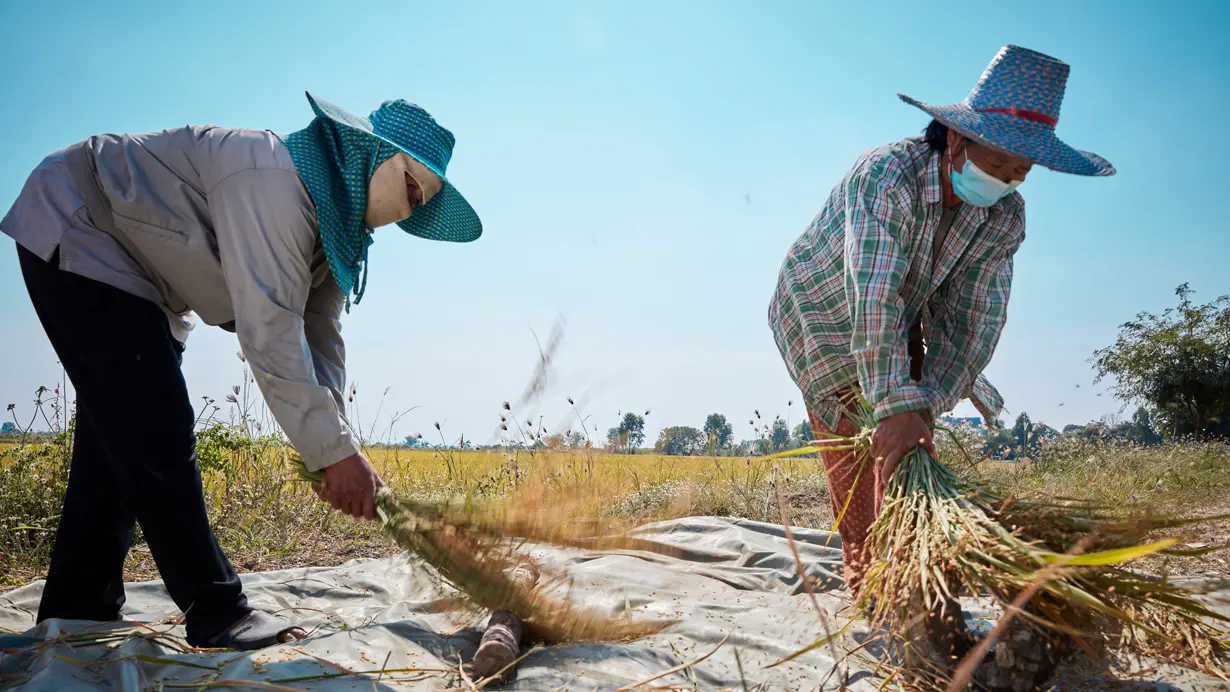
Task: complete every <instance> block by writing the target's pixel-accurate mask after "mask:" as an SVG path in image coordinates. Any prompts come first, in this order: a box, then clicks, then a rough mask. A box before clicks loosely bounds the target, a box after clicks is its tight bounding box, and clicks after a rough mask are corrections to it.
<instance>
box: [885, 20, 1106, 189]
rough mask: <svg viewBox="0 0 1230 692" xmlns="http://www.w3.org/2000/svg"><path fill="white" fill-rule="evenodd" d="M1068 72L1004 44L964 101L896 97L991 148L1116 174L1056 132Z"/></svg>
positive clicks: (1066, 167) (1056, 165) (1055, 165)
mask: <svg viewBox="0 0 1230 692" xmlns="http://www.w3.org/2000/svg"><path fill="white" fill-rule="evenodd" d="M1069 71H1070V67H1069V66H1068V64H1067V63H1065V62H1063V61H1061V60H1058V59H1056V58H1052V57H1051V56H1049V55H1044V54H1042V53H1039V52H1037V51H1034V50H1030V49H1028V48H1021V47H1020V46H1014V45H1011V44H1010V45H1007V46H1004V47H1003V48H1002V49H1000V51H999V53H998V54H996V56H995V58H994V59H992V60H991V64H990V65H988V66H987V68H986V70H985V71H984V72H983V73H982V77H981V78H980V79H979V80H978V83H977V84H975V85H974V88H973V90H972V91H970V93H969V95H968V96H967V97H966V98H965V100H964V101H962V102H960V103H957V104H952V105H947V106H936V105H931V104H927V103H921V102H919V101H916V100H915V99H912V98H910V97H909V96H906V95H905V94H897V96H898V97H900V98H901V100H902V101H905V102H906V103H908V104H910V105H912V106H916V107H918V108H920V109H922V110H923V111H925V112H927V113H928V114H930V115H931V117H933V118H935V119H936V120H939V121H940V122H942V123H944V124H945V125H947V126H949V127H951V128H954V129H955V130H957V131H958V132H960V133H961V134H963V135H966V136H968V137H970V138H972V139H974V140H975V141H978V142H981V143H982V144H985V145H987V146H989V147H991V148H993V149H998V150H1000V151H1003V152H1006V153H1008V154H1011V155H1014V156H1021V157H1024V158H1027V159H1030V160H1031V161H1034V162H1036V163H1038V164H1039V165H1041V166H1045V167H1046V168H1049V169H1051V170H1055V171H1059V172H1061V173H1072V174H1075V175H1088V176H1108V175H1114V174H1115V168H1114V166H1112V165H1110V162H1109V161H1107V160H1106V159H1104V158H1102V157H1101V156H1098V155H1097V154H1093V153H1090V152H1087V151H1080V150H1079V149H1073V148H1072V147H1070V146H1068V145H1067V144H1065V143H1063V142H1062V141H1060V139H1059V138H1058V137H1057V136H1056V135H1055V127H1056V126H1057V125H1058V124H1059V109H1060V106H1061V105H1062V104H1063V95H1064V90H1065V89H1066V87H1067V82H1068V73H1069Z"/></svg>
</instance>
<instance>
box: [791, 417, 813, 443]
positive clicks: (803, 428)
mask: <svg viewBox="0 0 1230 692" xmlns="http://www.w3.org/2000/svg"><path fill="white" fill-rule="evenodd" d="M814 439H816V436H815V435H813V434H812V432H811V423H809V422H807V421H803V422H802V423H799V424H798V425H796V426H794V440H795V442H797V443H798V444H799V446H803V445H805V444H807V443H808V442H811V441H812V440H814Z"/></svg>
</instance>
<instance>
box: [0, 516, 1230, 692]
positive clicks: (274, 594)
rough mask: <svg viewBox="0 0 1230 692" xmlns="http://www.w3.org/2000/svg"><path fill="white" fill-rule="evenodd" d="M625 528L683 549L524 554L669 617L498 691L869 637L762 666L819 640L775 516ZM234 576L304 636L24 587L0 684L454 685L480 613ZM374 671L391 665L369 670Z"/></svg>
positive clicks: (833, 547) (799, 666) (310, 575)
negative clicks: (113, 618) (241, 630)
mask: <svg viewBox="0 0 1230 692" xmlns="http://www.w3.org/2000/svg"><path fill="white" fill-rule="evenodd" d="M792 533H793V535H794V537H795V540H796V542H797V547H798V551H799V554H800V557H801V558H802V561H803V563H804V565H805V569H806V572H807V574H808V575H809V576H811V577H817V578H819V580H820V581H821V582H824V581H827V582H828V585H827V586H826V587H822V589H823V590H822V591H821V592H820V593H818V594H817V600H818V602H819V606H820V608H821V610H823V611H824V613H825V619H826V620H827V626H828V627H830V628H832V629H833V630H834V631H835V630H837V629H840V628H841V627H843V626H845V625H846V623H847V622H848V621H849V619H850V618H851V617H852V616H853V615H854V613H853V612H852V609H851V608H849V607H848V606H849V595H848V593H847V592H845V591H844V590H842V589H841V588H840V587H841V579H840V573H841V569H840V567H841V549H840V545H841V544H840V539H839V538H838V537H837V536H835V535H834V536H832V537H831V539H830V534H829V533H828V532H826V531H815V530H807V529H795V530H793V531H792ZM641 535H642V536H643V537H645V538H648V539H651V540H655V541H660V542H663V543H667V544H670V545H673V546H677V547H679V548H682V549H683V554H682V556H681V557H678V558H675V557H665V556H662V555H658V554H656V553H649V552H638V551H603V552H587V551H581V550H557V549H554V548H544V547H541V546H539V547H533V548H532V549H531V548H527V550H532V555H533V556H534V557H535V558H536V559H538V560H539V561H540V562H542V564H543V565H544V566H545V567H547V568H548V569H550V568H555V569H562V570H564V571H565V572H566V573H567V574H568V575H569V576H570V577H572V579H573V580H574V581H573V585H572V587H571V591H570V592H565V591H560V592H558V593H559V594H560V595H561V596H562V595H563V594H564V593H570V594H571V595H570V596H569V597H570V598H572V599H573V600H574V601H575V602H578V603H581V604H584V605H585V606H587V607H591V608H597V609H600V610H601V611H603V612H606V613H609V614H611V615H612V616H619V617H631V618H633V619H642V618H645V619H658V618H663V617H665V618H672V619H677V620H678V621H679V622H678V624H675V625H673V626H671V627H670V628H668V629H666V630H665V631H663V632H661V633H659V634H657V635H654V636H652V637H647V638H644V639H641V640H637V641H634V642H629V643H622V644H603V643H575V644H566V645H559V646H553V647H545V648H542V649H540V650H536V651H533V652H531V653H529V655H528V656H526V658H525V659H524V660H523V661H522V662H521V664H520V665H519V667H518V671H517V675H516V678H515V679H514V680H513V681H511V682H508V683H505V684H503V685H501V686H499V688H500V689H517V690H585V691H587V692H588V691H590V690H616V689H619V688H621V687H624V686H628V685H632V684H634V683H637V682H639V681H642V680H645V679H647V678H650V677H652V676H654V675H657V674H659V673H662V672H663V671H667V670H670V669H672V668H675V667H679V666H681V664H685V663H688V662H690V661H693V660H694V659H696V658H698V657H700V656H702V655H704V654H706V653H708V652H710V651H712V650H713V649H714V648H715V647H716V646H717V645H718V643H719V642H721V641H722V639H723V637H727V635H729V638H728V639H727V640H726V642H725V644H723V645H722V646H721V647H719V648H717V650H716V651H715V652H714V653H713V654H712V656H710V657H708V658H706V659H705V660H703V661H701V662H699V663H697V664H696V665H694V666H691V667H687V668H684V669H683V670H681V671H679V672H676V673H672V674H670V675H667V676H665V677H662V678H659V679H657V680H655V681H654V682H653V683H651V686H657V687H662V686H668V685H669V686H674V687H675V688H676V689H696V690H717V689H732V690H733V689H737V690H742V689H744V684H745V683H746V686H747V688H748V689H752V688H755V687H756V686H757V685H760V686H761V687H760V689H764V690H813V689H817V688H818V686H819V684H820V683H821V681H822V680H823V679H824V678H825V677H826V676H828V675H829V673H830V671H832V670H833V666H834V660H833V659H834V653H836V654H837V656H838V657H843V654H844V653H845V652H846V651H847V650H850V649H853V648H855V647H857V646H858V645H859V643H860V642H862V641H866V639H867V638H868V632H867V629H866V627H865V623H864V622H863V621H857V622H855V623H854V624H853V625H852V626H851V627H850V628H849V630H847V632H846V634H845V636H844V637H843V638H841V639H840V640H838V641H837V642H836V643H835V644H834V647H829V646H824V647H820V648H818V649H816V650H814V651H812V652H810V653H808V654H806V655H804V656H802V657H800V658H797V659H795V660H794V661H791V662H789V663H786V664H783V665H781V666H778V667H775V668H767V667H766V666H768V665H769V664H772V663H774V662H775V661H778V660H780V659H781V658H783V657H785V656H787V655H789V654H791V653H793V652H795V651H797V650H799V649H800V648H802V647H804V646H806V645H807V644H809V643H811V642H814V641H815V640H816V639H818V638H820V637H822V636H824V633H825V624H823V623H822V621H821V618H820V616H819V615H817V613H816V610H815V608H814V607H813V605H812V603H811V600H810V599H809V597H808V596H807V595H806V593H805V592H804V591H803V588H802V585H801V583H800V580H799V577H798V573H797V568H796V564H795V560H794V557H793V555H792V553H791V551H790V547H789V544H788V543H787V541H786V540H785V538H784V534H783V532H782V528H781V526H779V525H774V524H764V523H759V522H751V521H743V520H735V519H726V518H715V517H699V518H690V519H681V520H676V521H670V522H663V523H658V524H653V525H650V526H647V527H644V528H643V529H642V530H641ZM826 542H827V543H828V544H827V546H826ZM242 578H243V582H244V586H245V590H246V593H247V595H248V599H249V601H250V602H251V604H252V605H253V606H255V607H257V608H261V609H263V610H269V611H280V614H281V615H282V616H283V617H287V618H289V619H292V620H293V621H295V622H296V623H297V624H301V625H302V626H303V627H305V628H306V629H310V630H311V635H310V636H309V637H308V638H307V639H306V640H303V641H298V642H293V643H291V644H286V645H282V646H277V647H271V648H269V649H265V650H263V651H257V652H220V653H209V654H205V653H185V652H182V651H179V650H177V648H176V647H175V642H174V641H164V640H162V639H154V638H151V637H148V636H140V633H142V632H149V631H151V630H150V629H147V628H152V629H154V630H157V631H160V632H161V631H168V630H169V631H170V632H171V634H173V635H177V636H179V635H182V630H180V629H179V628H178V627H174V628H172V627H170V626H168V625H165V624H163V625H141V624H134V623H132V622H129V623H89V622H76V621H73V622H68V621H55V620H51V621H47V622H44V623H42V624H41V625H39V626H38V627H34V615H33V614H34V613H35V612H36V611H37V608H38V600H39V594H40V592H41V589H42V583H41V582H38V583H34V584H31V585H29V586H26V587H23V588H21V589H17V590H15V591H12V592H10V593H8V594H5V595H4V596H0V628H4V629H6V630H8V631H9V632H10V633H9V634H4V633H0V649H4V653H3V654H0V689H11V688H14V687H16V688H20V689H23V690H31V691H36V690H47V691H49V692H50V691H51V690H55V691H57V692H68V691H70V690H96V689H112V690H133V691H136V690H157V689H160V687H161V689H194V688H197V687H196V686H195V685H194V683H201V682H211V681H212V682H215V683H217V682H221V681H228V680H229V681H245V682H248V683H249V685H248V686H247V689H254V688H255V689H262V688H263V689H299V690H347V691H350V690H373V689H377V690H386V689H387V690H396V689H426V690H434V689H469V688H468V686H467V684H466V682H465V681H464V680H463V679H462V678H461V677H460V675H459V673H458V671H457V669H458V665H457V664H458V661H459V659H464V660H469V658H470V657H471V656H472V655H473V653H474V650H475V648H476V647H477V645H478V642H479V639H480V637H481V634H482V631H481V630H482V627H483V626H484V624H485V616H483V615H475V614H470V613H468V612H466V611H464V610H462V609H460V608H458V607H457V605H456V602H455V600H454V599H455V593H454V592H452V591H451V590H450V589H448V588H447V587H444V586H442V585H441V584H440V583H439V581H438V579H437V578H436V577H435V576H434V573H433V572H432V571H431V570H430V569H429V568H427V567H425V566H424V565H423V564H422V563H420V562H418V561H416V560H410V559H409V558H408V557H407V556H404V555H403V556H398V557H393V558H387V559H380V560H356V561H353V562H350V563H347V564H344V565H341V566H339V567H310V568H302V569H293V570H284V571H279V572H267V573H261V574H245V575H242ZM127 595H128V601H127V604H126V607H125V613H124V614H125V617H126V618H131V619H133V620H137V621H140V622H145V623H156V622H159V621H163V620H166V619H168V618H171V617H173V616H176V615H178V614H179V613H178V610H177V609H176V608H175V606H174V605H173V604H172V603H171V601H170V598H169V597H168V596H167V594H166V591H165V590H164V589H163V587H162V584H161V582H146V583H134V584H129V585H128V587H127ZM964 605H965V606H966V608H967V613H968V614H969V615H970V616H971V618H981V617H987V616H993V615H994V613H991V612H983V611H982V610H981V609H980V608H979V606H978V605H977V604H975V603H970V602H967V603H965V604H964ZM972 624H975V625H976V626H977V623H976V622H975V621H972ZM116 630H121V631H125V632H131V633H132V634H133V636H130V637H126V638H125V637H112V638H111V640H110V641H109V642H108V643H106V644H95V645H91V646H83V645H82V644H80V643H79V642H76V641H74V642H59V643H57V642H55V641H53V640H54V639H55V638H56V637H57V635H58V634H59V633H81V632H85V631H91V632H108V631H116ZM181 643H182V642H181ZM874 653H875V649H874V647H867V648H865V649H863V650H862V651H860V652H859V653H858V655H856V656H854V657H849V658H847V659H846V660H845V661H844V663H843V664H842V665H841V666H839V667H838V672H837V673H836V674H835V675H833V676H832V677H830V678H828V681H827V683H826V684H825V688H826V689H837V688H838V682H839V679H840V678H841V677H843V676H844V677H845V680H846V687H847V688H848V689H850V690H871V689H876V688H877V687H878V685H879V684H880V683H881V682H882V681H883V673H881V674H876V673H875V670H874V669H875V660H874V658H873V655H874ZM381 669H384V670H387V671H399V672H388V673H384V674H382V675H381V674H378V673H377V672H375V671H380V670H381ZM408 669H417V670H418V671H420V672H413V671H410V672H407V671H408ZM345 671H348V672H351V673H356V674H354V675H352V674H349V673H348V672H345ZM740 671H742V672H740ZM330 675H332V676H334V677H324V676H330ZM378 678H379V679H378ZM1153 679H1155V680H1165V681H1166V684H1163V685H1161V686H1159V687H1152V686H1150V687H1152V688H1155V689H1183V690H1206V689H1225V688H1224V687H1223V686H1222V685H1221V683H1220V682H1218V681H1216V680H1212V679H1209V678H1205V677H1203V676H1198V675H1195V674H1192V673H1189V672H1185V671H1178V670H1166V671H1159V672H1158V673H1156V674H1155V675H1154V677H1153ZM251 683H265V684H264V685H259V684H258V685H252V684H251ZM241 684H242V683H241ZM269 685H277V686H278V687H276V688H274V687H270V686H269ZM6 686H7V687H6ZM233 689H241V687H240V686H239V685H236V686H234V687H233ZM488 689H491V686H489V687H488ZM1135 689H1141V688H1135Z"/></svg>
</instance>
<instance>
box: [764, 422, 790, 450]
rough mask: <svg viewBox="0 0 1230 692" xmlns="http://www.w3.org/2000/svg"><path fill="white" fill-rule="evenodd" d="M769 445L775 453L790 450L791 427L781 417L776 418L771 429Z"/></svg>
mask: <svg viewBox="0 0 1230 692" xmlns="http://www.w3.org/2000/svg"><path fill="white" fill-rule="evenodd" d="M769 445H770V446H771V447H772V449H773V451H775V452H780V451H782V450H786V449H790V426H789V425H787V424H786V421H784V420H782V419H781V417H777V418H774V419H773V426H772V427H771V428H769Z"/></svg>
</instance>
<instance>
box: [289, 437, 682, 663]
mask: <svg viewBox="0 0 1230 692" xmlns="http://www.w3.org/2000/svg"><path fill="white" fill-rule="evenodd" d="M291 464H292V466H293V467H294V468H295V469H296V471H297V473H298V476H299V478H300V479H301V480H304V481H308V482H310V483H319V482H320V480H321V479H322V478H323V477H324V474H323V472H312V471H309V470H308V469H307V467H306V466H304V464H303V461H302V459H301V458H299V457H298V456H297V455H293V454H292V456H291ZM538 501H541V498H540V497H537V496H534V495H527V496H526V497H519V498H517V500H516V501H512V502H504V503H476V502H470V501H466V502H463V503H460V504H456V503H447V502H423V501H417V500H412V499H409V498H404V497H399V496H398V495H397V494H396V493H395V492H393V491H392V490H391V489H389V488H387V487H386V488H381V489H380V490H379V491H378V492H377V495H376V513H377V515H378V518H379V520H380V523H381V526H382V528H383V530H384V531H385V533H387V534H388V535H389V536H390V537H392V538H393V539H394V540H395V541H397V543H398V545H400V546H401V547H403V548H405V549H406V550H408V551H410V552H412V553H414V554H415V555H417V556H418V557H419V558H420V559H422V560H423V561H424V562H426V563H427V564H429V565H431V566H432V567H433V568H434V569H435V570H436V572H437V573H438V574H439V575H440V577H441V578H442V579H443V580H444V581H445V582H447V583H448V584H449V585H450V586H452V587H453V588H455V589H456V590H457V591H458V592H459V593H461V594H462V595H463V596H464V599H465V600H464V601H463V602H464V603H465V604H466V605H468V606H470V607H472V608H474V609H481V610H487V611H499V610H507V611H509V612H511V613H513V614H515V615H516V616H517V617H519V618H521V619H522V621H523V622H524V624H525V627H526V631H527V633H528V635H529V636H530V637H531V638H533V639H535V640H538V641H541V642H543V643H546V644H554V643H559V642H567V641H626V640H630V639H636V638H638V637H643V636H647V635H651V634H654V633H657V632H659V631H661V630H662V629H664V628H665V627H667V626H669V625H671V624H673V621H670V620H655V621H646V622H632V621H630V620H629V619H626V618H620V619H615V618H611V617H608V616H606V615H603V614H602V613H599V612H598V611H595V610H590V609H584V608H579V607H576V606H574V605H572V604H570V603H568V602H566V601H556V600H553V599H552V598H550V597H549V596H547V594H546V592H547V591H548V590H549V589H550V587H552V586H555V585H559V584H561V583H562V578H561V577H559V576H553V575H550V574H548V575H547V579H545V580H544V579H539V580H537V582H536V583H531V584H527V583H526V582H525V581H524V580H519V579H516V578H514V574H513V572H514V570H515V569H517V568H518V567H520V566H525V565H529V566H530V567H531V569H533V571H535V572H536V573H539V574H542V573H543V568H542V566H541V565H538V564H536V563H534V561H532V560H530V559H529V558H528V557H527V556H525V555H524V554H522V553H521V552H519V550H518V548H519V547H520V544H521V543H524V542H534V543H541V544H550V545H556V546H562V547H584V548H591V549H636V550H653V551H655V552H660V553H669V550H668V549H666V548H664V547H663V546H660V545H651V544H649V543H648V542H645V541H640V540H637V539H635V538H633V537H629V536H620V535H618V534H615V535H610V534H609V531H608V529H609V526H608V525H607V524H598V523H595V522H579V521H568V520H567V518H566V515H565V513H563V512H561V511H560V507H561V504H567V503H561V502H559V501H557V502H556V505H555V507H554V510H555V511H551V509H548V508H549V507H551V506H550V505H539V506H537V507H536V504H537V502H538ZM536 510H537V511H536Z"/></svg>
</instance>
